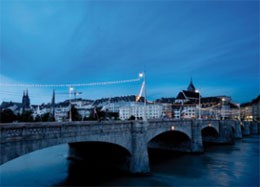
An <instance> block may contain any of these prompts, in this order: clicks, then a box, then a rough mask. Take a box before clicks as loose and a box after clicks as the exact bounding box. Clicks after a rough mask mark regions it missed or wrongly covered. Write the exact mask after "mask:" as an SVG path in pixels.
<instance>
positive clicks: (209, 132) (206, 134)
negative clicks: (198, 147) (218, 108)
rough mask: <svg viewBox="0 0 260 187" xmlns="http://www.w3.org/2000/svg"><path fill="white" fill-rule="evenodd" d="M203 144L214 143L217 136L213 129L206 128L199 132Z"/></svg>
mask: <svg viewBox="0 0 260 187" xmlns="http://www.w3.org/2000/svg"><path fill="white" fill-rule="evenodd" d="M201 135H202V141H203V144H204V145H205V144H211V143H213V142H215V140H216V138H218V136H219V134H218V132H217V131H216V129H214V128H213V127H206V128H204V129H202V131H201Z"/></svg>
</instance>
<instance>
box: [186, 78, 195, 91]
mask: <svg viewBox="0 0 260 187" xmlns="http://www.w3.org/2000/svg"><path fill="white" fill-rule="evenodd" d="M187 91H190V92H195V91H196V88H195V86H194V85H193V82H192V78H191V79H190V84H189V86H188V88H187Z"/></svg>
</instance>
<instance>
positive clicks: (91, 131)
mask: <svg viewBox="0 0 260 187" xmlns="http://www.w3.org/2000/svg"><path fill="white" fill-rule="evenodd" d="M10 127H11V128H10ZM123 127H124V128H125V129H126V130H125V133H124V134H122V133H119V134H117V133H114V132H111V131H108V129H110V128H111V126H108V125H106V126H101V125H81V126H78V125H75V124H73V125H60V124H56V123H55V124H54V125H53V124H52V125H48V126H47V125H39V124H29V125H27V126H23V125H22V124H19V125H17V126H15V125H12V126H10V125H7V126H6V127H5V125H2V126H1V137H0V138H1V147H0V148H1V163H0V164H3V163H5V162H8V161H10V160H13V159H15V158H17V157H20V156H22V155H25V154H28V153H31V152H34V151H37V150H41V149H44V148H48V147H52V146H56V145H61V144H68V143H77V142H93V141H95V142H105V143H111V144H115V145H118V146H121V147H123V148H124V149H126V150H127V151H128V152H129V153H131V152H132V145H131V141H129V139H131V132H130V131H129V126H128V125H125V126H123ZM117 128H118V129H119V130H120V131H122V130H124V128H122V125H115V128H114V129H113V130H114V131H117Z"/></svg>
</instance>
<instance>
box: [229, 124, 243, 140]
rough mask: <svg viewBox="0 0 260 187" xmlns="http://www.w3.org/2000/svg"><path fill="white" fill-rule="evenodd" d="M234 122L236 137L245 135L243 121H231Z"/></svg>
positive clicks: (239, 137)
mask: <svg viewBox="0 0 260 187" xmlns="http://www.w3.org/2000/svg"><path fill="white" fill-rule="evenodd" d="M230 122H231V123H233V126H234V129H235V132H234V138H237V139H241V138H242V137H243V135H242V130H241V122H240V121H230Z"/></svg>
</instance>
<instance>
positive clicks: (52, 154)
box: [0, 136, 260, 187]
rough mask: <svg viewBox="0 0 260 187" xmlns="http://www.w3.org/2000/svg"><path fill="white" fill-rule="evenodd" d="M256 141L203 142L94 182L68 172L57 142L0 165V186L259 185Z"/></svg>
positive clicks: (62, 149)
mask: <svg viewBox="0 0 260 187" xmlns="http://www.w3.org/2000/svg"><path fill="white" fill-rule="evenodd" d="M259 144H260V138H259V136H250V137H245V138H243V139H242V140H237V141H236V143H235V144H234V145H211V146H207V147H206V149H205V153H203V154H180V153H178V154H177V153H176V154H175V153H174V154H173V153H170V154H168V153H167V154H162V156H161V157H160V158H156V159H155V160H154V161H153V162H152V163H151V171H152V175H149V176H142V177H140V176H138V177H137V176H129V175H126V174H122V173H117V174H115V173H114V174H113V175H111V174H110V173H109V174H108V175H106V176H102V175H104V174H101V175H99V174H95V177H94V178H95V179H94V180H90V179H89V177H88V176H86V175H84V171H82V168H79V169H78V171H77V172H76V173H71V172H70V173H68V166H69V163H68V160H67V159H66V158H67V150H68V147H67V145H60V146H55V147H51V148H47V149H43V150H40V151H36V152H33V153H31V154H27V155H25V156H22V157H20V158H17V159H15V160H13V161H10V162H7V163H6V164H3V165H1V166H0V186H82V185H84V186H86V185H91V186H93V185H98V186H227V187H229V186H260V185H259V184H260V182H259V177H260V176H259V167H260V165H259ZM107 176H108V177H107ZM92 179H93V178H92ZM89 181H91V182H89Z"/></svg>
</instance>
